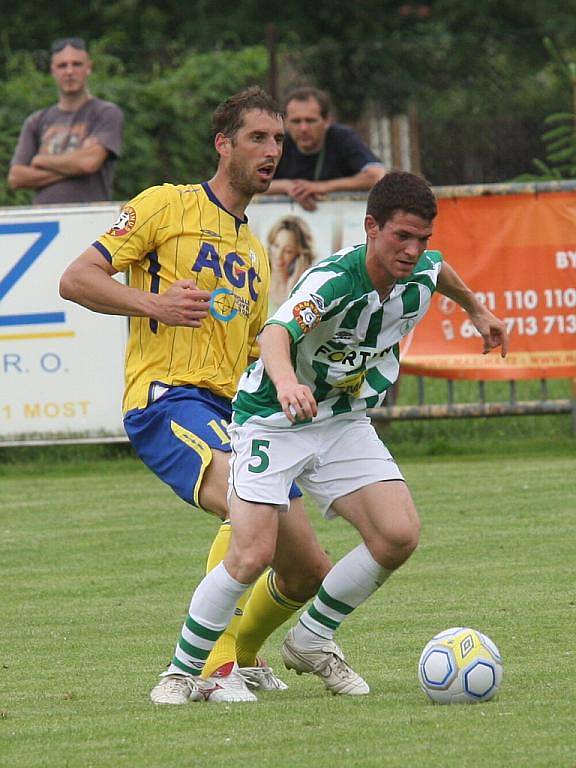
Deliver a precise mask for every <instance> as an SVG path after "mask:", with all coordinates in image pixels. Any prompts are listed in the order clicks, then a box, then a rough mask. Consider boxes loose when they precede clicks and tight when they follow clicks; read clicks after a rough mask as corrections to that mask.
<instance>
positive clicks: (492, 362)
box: [0, 185, 576, 446]
mask: <svg viewBox="0 0 576 768" xmlns="http://www.w3.org/2000/svg"><path fill="white" fill-rule="evenodd" d="M492 186H496V185H492ZM518 186H519V185H516V187H517V188H518ZM522 186H527V185H522ZM489 188H490V185H488V186H487V187H485V188H484V190H485V192H484V193H483V194H470V190H466V191H464V190H463V189H462V188H458V187H455V188H452V190H451V191H450V193H449V194H447V193H446V190H444V192H442V191H441V190H439V191H438V196H439V215H438V218H437V220H436V222H435V226H434V235H433V237H432V239H431V241H430V247H431V248H436V249H438V250H441V251H442V252H443V254H444V256H445V258H446V259H447V261H449V262H450V263H451V264H452V265H453V266H454V268H455V269H456V270H457V271H458V272H459V273H460V275H461V276H462V277H463V278H464V280H465V281H466V282H467V283H468V284H470V285H471V286H473V287H474V290H475V291H476V292H477V295H478V296H479V298H480V299H481V300H482V301H483V302H484V303H485V304H486V305H487V306H488V307H489V308H490V309H491V310H492V311H493V312H494V313H495V314H496V315H498V316H499V317H502V318H504V319H505V321H506V323H507V325H508V328H509V330H510V334H511V337H510V353H509V355H508V358H507V359H506V360H502V358H501V357H500V356H499V354H498V353H491V354H490V355H482V354H480V352H481V348H482V344H481V340H480V338H479V337H478V335H477V333H476V331H475V329H474V328H473V326H472V325H471V323H470V321H469V320H468V319H467V315H466V314H465V313H464V312H463V311H462V310H461V309H460V308H459V307H457V306H456V305H455V304H454V303H453V302H451V301H448V300H446V299H444V298H442V297H440V296H436V297H435V298H434V300H433V303H432V307H431V309H430V311H429V313H428V314H427V315H426V317H425V318H424V320H423V322H422V323H420V324H419V326H418V328H417V329H416V331H415V333H414V334H412V335H410V336H408V337H406V339H405V342H404V343H403V345H402V369H403V371H404V372H406V373H414V374H419V375H426V376H441V377H444V378H453V379H461V378H462V379H464V378H470V379H523V378H551V377H576V191H575V190H572V189H562V190H557V189H556V190H554V191H546V192H534V191H532V190H529V189H527V190H522V191H519V192H517V193H512V194H487V193H486V191H487V190H489ZM459 190H462V194H460V193H459ZM365 207H366V201H365V198H364V197H362V196H361V195H351V196H349V197H347V196H345V195H339V196H334V197H333V198H331V199H329V200H326V201H323V202H321V203H320V205H319V207H318V210H317V211H314V212H308V211H304V210H303V209H302V208H300V206H298V205H296V204H295V203H293V202H290V201H288V200H286V199H284V198H281V199H278V198H266V197H260V198H258V199H256V200H255V201H254V202H253V203H252V204H251V205H250V207H249V208H248V218H249V222H250V226H251V228H252V229H253V230H254V232H255V233H256V234H257V235H258V237H260V239H261V240H262V242H263V243H264V244H265V246H266V247H267V249H268V253H269V256H270V262H271V272H272V285H271V300H270V310H271V311H273V310H275V308H276V307H277V306H278V305H279V304H280V303H281V302H282V301H283V300H284V299H285V298H286V296H287V294H288V292H289V290H290V289H291V287H292V286H293V285H294V284H295V282H296V280H297V279H298V278H299V277H300V275H301V274H302V272H303V271H304V270H305V269H307V268H308V266H310V265H311V264H313V263H315V262H316V261H317V260H318V259H321V258H324V257H325V256H328V255H330V254H331V253H333V252H334V251H336V250H338V249H339V248H341V247H343V246H348V245H355V244H358V243H361V242H363V241H364V227H363V222H364V213H365ZM119 208H120V204H119V203H102V204H93V205H85V206H84V205H78V206H52V207H45V208H4V209H0V446H1V445H10V444H12V443H21V442H26V441H31V442H37V441H39V440H53V441H57V440H61V439H75V438H82V439H100V438H101V439H123V438H124V431H123V427H122V415H121V402H122V391H123V380H124V348H125V343H126V339H127V330H128V323H127V320H126V318H122V317H115V316H105V315H100V314H98V313H94V312H90V311H88V310H87V309H84V308H83V307H80V306H77V305H75V304H73V303H71V302H68V301H63V300H62V299H61V298H60V297H59V295H58V283H59V279H60V276H61V274H62V272H63V271H64V269H65V268H66V266H67V265H68V264H69V263H70V262H71V261H72V260H73V259H74V258H76V256H78V255H79V254H80V253H81V252H82V251H83V250H84V249H85V248H86V247H87V245H89V244H90V243H91V242H92V241H93V240H94V239H95V238H96V237H98V235H100V234H102V233H103V232H104V231H106V229H108V228H109V227H110V226H111V224H112V223H113V222H114V220H115V219H116V217H117V214H118V211H119ZM119 279H123V276H119Z"/></svg>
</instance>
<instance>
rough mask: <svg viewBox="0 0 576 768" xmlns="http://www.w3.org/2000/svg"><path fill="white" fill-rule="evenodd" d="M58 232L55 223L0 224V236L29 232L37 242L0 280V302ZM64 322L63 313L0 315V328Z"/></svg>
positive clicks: (58, 226) (64, 316) (57, 224)
mask: <svg viewBox="0 0 576 768" xmlns="http://www.w3.org/2000/svg"><path fill="white" fill-rule="evenodd" d="M59 230H60V225H59V223H58V222H57V221H39V222H36V223H20V224H0V236H1V235H23V234H29V233H30V232H32V233H37V234H38V238H37V240H35V241H34V242H33V243H32V245H31V246H30V247H29V248H28V250H27V251H25V253H24V254H23V255H22V256H21V257H20V258H19V259H18V261H17V262H16V263H15V264H14V266H13V267H12V269H10V270H9V271H8V272H7V274H6V275H4V277H3V278H2V279H0V302H1V301H2V299H3V298H4V297H5V296H6V294H7V293H8V292H9V291H10V290H11V289H12V288H13V287H14V286H15V285H16V283H17V282H18V280H20V278H21V277H22V275H24V274H25V273H26V272H27V271H28V270H29V269H30V267H31V266H32V264H33V263H34V262H35V261H36V259H37V258H38V257H39V256H40V255H41V254H42V253H43V252H44V251H45V250H46V248H47V247H48V246H49V245H50V243H51V242H52V240H54V238H55V237H56V235H57V234H58V232H59ZM65 321H66V315H65V313H64V312H33V313H28V314H22V315H1V314H0V326H8V325H39V324H42V323H64V322H65Z"/></svg>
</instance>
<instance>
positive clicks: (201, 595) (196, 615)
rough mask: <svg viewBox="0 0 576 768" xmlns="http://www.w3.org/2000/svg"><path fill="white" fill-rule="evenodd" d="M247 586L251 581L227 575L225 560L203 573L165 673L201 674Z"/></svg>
mask: <svg viewBox="0 0 576 768" xmlns="http://www.w3.org/2000/svg"><path fill="white" fill-rule="evenodd" d="M249 587H250V584H242V583H241V582H239V581H236V579H234V578H233V577H232V576H230V574H229V573H228V571H227V570H226V568H225V566H224V563H218V565H217V566H216V567H215V568H213V569H212V570H211V571H210V572H209V573H207V574H206V576H204V578H203V579H202V581H201V582H200V584H199V585H198V586H197V588H196V590H195V592H194V594H193V595H192V600H191V601H190V608H189V610H188V618H187V619H186V621H185V623H184V626H183V627H182V633H181V635H180V639H179V641H178V644H177V645H176V650H175V651H174V657H173V659H172V663H171V664H170V666H169V667H168V670H167V672H166V673H165V674H168V675H174V674H176V675H178V674H179V675H181V674H182V673H185V674H189V675H195V676H196V675H199V674H200V672H201V671H202V668H203V666H204V662H205V661H206V659H207V658H208V655H209V653H210V651H211V650H212V648H213V646H214V645H215V643H216V641H217V640H218V638H219V637H220V635H221V634H222V632H223V631H224V630H225V629H226V627H227V626H228V623H229V621H230V619H231V618H232V615H233V613H234V608H235V607H236V603H237V602H238V600H239V598H240V597H241V596H242V595H243V594H244V592H245V591H246V590H247V589H248V588H249Z"/></svg>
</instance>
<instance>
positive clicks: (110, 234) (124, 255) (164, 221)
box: [93, 185, 176, 272]
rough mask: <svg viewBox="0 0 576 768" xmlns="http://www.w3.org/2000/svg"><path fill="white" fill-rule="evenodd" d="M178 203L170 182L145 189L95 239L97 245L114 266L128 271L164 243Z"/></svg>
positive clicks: (119, 270) (122, 270)
mask: <svg viewBox="0 0 576 768" xmlns="http://www.w3.org/2000/svg"><path fill="white" fill-rule="evenodd" d="M175 204H176V197H175V196H174V195H173V194H172V193H171V190H170V185H163V186H159V187H150V188H149V189H146V190H144V191H143V192H141V193H140V194H139V195H138V196H137V197H135V198H133V199H132V200H130V201H129V202H128V203H126V205H124V206H123V208H122V210H121V211H120V215H119V216H118V218H117V219H116V221H115V222H114V224H113V225H112V226H111V228H110V229H109V230H108V231H107V232H106V233H105V234H103V235H102V236H101V237H99V238H98V239H97V240H96V241H95V242H94V243H93V245H94V247H95V248H96V249H97V250H98V251H100V253H101V254H102V255H103V256H104V258H106V259H107V260H108V261H109V262H110V264H112V266H113V267H114V269H116V270H118V272H124V271H125V270H126V269H127V268H128V267H129V266H130V265H131V264H134V263H136V262H139V261H141V260H142V259H144V258H145V257H146V256H147V255H148V254H149V253H152V252H153V251H155V250H156V248H157V247H158V246H159V245H161V244H162V242H163V236H164V233H166V232H168V231H169V229H168V226H167V225H168V222H169V220H170V216H171V207H173V206H174V205H175Z"/></svg>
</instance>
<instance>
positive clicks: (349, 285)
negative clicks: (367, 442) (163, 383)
mask: <svg viewBox="0 0 576 768" xmlns="http://www.w3.org/2000/svg"><path fill="white" fill-rule="evenodd" d="M441 265H442V254H441V253H440V252H439V251H424V253H423V254H422V256H421V257H420V259H419V261H418V263H417V264H416V266H415V267H414V270H413V272H412V274H411V275H410V277H408V278H407V279H405V280H398V282H397V283H396V285H395V286H394V288H393V290H392V293H391V294H390V295H389V296H388V297H387V298H386V299H385V300H384V301H381V300H380V296H379V295H378V292H377V291H376V290H375V288H374V286H373V285H372V281H371V280H370V277H369V276H368V273H367V271H366V246H365V245H361V246H356V247H353V248H344V249H342V250H341V251H338V252H337V253H335V254H334V255H333V256H330V257H329V258H327V259H324V260H322V261H320V262H318V264H316V265H315V266H313V267H312V268H311V269H309V270H308V271H307V272H305V273H304V275H303V276H302V277H301V278H300V281H299V282H298V283H297V284H296V286H295V287H294V289H293V290H292V293H291V294H290V297H289V298H288V299H287V300H286V301H285V302H284V304H282V306H281V307H280V308H279V309H278V311H277V312H276V314H274V315H273V316H272V317H271V318H270V319H269V320H268V321H267V322H266V325H270V324H277V325H281V326H283V327H284V328H286V330H287V331H288V332H289V334H290V336H291V337H292V344H291V355H292V364H293V366H294V370H295V371H296V376H297V378H298V381H299V382H300V383H301V384H307V385H308V386H309V387H310V389H311V391H312V393H313V395H314V398H315V399H316V402H317V403H318V414H317V416H316V417H315V418H314V422H318V421H321V420H323V419H327V418H332V417H334V416H338V415H340V414H350V413H353V412H362V411H365V409H366V408H376V407H377V406H379V405H380V404H381V403H382V401H383V400H384V397H385V396H386V390H387V389H388V388H389V387H390V386H392V384H393V383H394V382H395V381H396V379H397V378H398V373H399V370H400V362H399V342H400V339H401V338H402V337H403V336H406V335H407V334H408V333H409V332H410V331H411V330H412V329H413V328H414V326H415V325H416V324H417V323H418V322H419V321H420V320H421V319H422V318H423V317H424V315H425V314H426V312H427V310H428V307H429V306H430V300H431V298H432V294H433V293H434V291H435V290H436V283H437V280H438V275H439V273H440V268H441ZM233 411H234V415H233V421H234V422H235V423H236V424H243V423H245V422H247V421H250V422H251V423H263V424H267V425H269V426H277V427H289V426H292V424H291V422H290V421H289V420H288V419H287V418H286V417H285V416H284V414H283V413H282V409H281V407H280V404H279V403H278V400H277V397H276V388H275V387H274V385H273V384H272V382H271V381H270V378H269V377H268V374H267V373H266V370H265V369H264V365H263V364H262V361H261V360H258V361H256V362H255V363H253V364H252V365H251V366H250V367H249V368H248V369H247V370H246V371H245V372H244V374H243V375H242V377H241V379H240V383H239V385H238V392H237V394H236V396H235V398H234V400H233ZM296 426H302V422H298V423H297V425H296Z"/></svg>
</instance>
